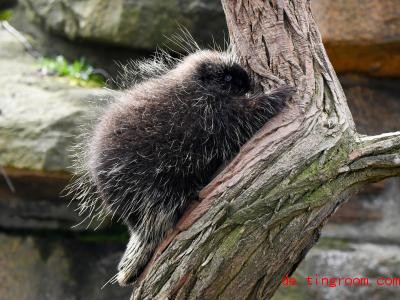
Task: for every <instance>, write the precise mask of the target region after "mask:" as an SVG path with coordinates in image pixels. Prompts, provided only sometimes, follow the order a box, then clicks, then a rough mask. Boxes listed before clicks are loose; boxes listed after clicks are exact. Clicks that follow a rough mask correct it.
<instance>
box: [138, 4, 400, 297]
mask: <svg viewBox="0 0 400 300" xmlns="http://www.w3.org/2000/svg"><path fill="white" fill-rule="evenodd" d="M222 4H223V7H224V11H225V14H226V19H227V24H228V28H229V33H230V40H231V44H232V45H233V46H234V48H235V51H236V52H237V54H238V56H239V57H240V60H241V62H242V64H243V66H245V67H246V68H247V69H248V71H249V72H250V73H251V74H252V76H253V78H254V79H255V80H256V82H258V83H259V84H260V85H262V86H263V88H264V89H265V90H269V89H271V88H273V87H276V86H279V85H281V84H283V83H289V84H291V85H293V86H295V87H296V88H297V93H296V95H295V96H294V97H293V99H292V100H291V102H290V103H289V104H288V106H287V107H286V109H285V110H284V111H283V112H282V113H281V114H279V115H278V116H277V117H275V118H274V119H273V120H272V121H270V122H269V123H268V124H266V125H265V126H264V127H263V128H262V129H261V130H260V131H259V132H258V133H257V134H256V135H255V136H254V137H253V138H252V139H251V140H250V141H249V142H248V143H247V144H246V145H245V146H244V147H243V148H242V150H241V152H240V153H239V154H238V155H237V157H236V158H235V159H234V160H233V161H232V162H231V163H230V164H229V165H228V166H227V167H226V168H225V169H224V170H223V171H222V172H221V173H220V174H219V175H218V176H217V177H216V178H215V179H214V180H213V181H212V182H211V183H210V184H209V185H208V186H207V187H205V188H204V189H203V191H202V192H201V194H200V199H201V202H200V204H198V205H197V207H194V208H193V209H192V210H190V211H188V212H187V214H186V215H185V216H184V217H183V218H182V220H181V221H180V223H179V224H178V226H177V228H176V229H175V231H174V232H172V233H171V235H169V236H168V237H167V238H166V240H165V242H164V243H163V244H162V245H160V247H159V249H158V251H157V253H156V254H155V256H154V258H153V261H152V262H151V263H150V264H149V266H148V268H147V270H146V271H145V272H144V274H142V278H141V284H140V286H139V287H137V288H136V289H135V290H134V293H133V295H132V298H133V299H172V298H177V299H217V298H218V299H249V298H251V299H269V298H271V296H272V295H273V294H274V292H275V291H276V289H277V288H278V287H279V284H280V282H281V279H282V278H283V277H284V276H285V274H288V273H291V272H292V271H293V270H294V269H295V267H296V266H297V264H298V263H299V262H300V261H301V260H302V258H303V257H304V255H305V254H306V253H307V251H308V250H309V249H310V247H312V246H313V244H314V243H315V242H316V241H317V239H318V237H319V233H320V230H321V227H322V226H323V225H324V224H325V223H326V221H327V219H328V218H329V216H331V215H332V214H333V213H334V211H335V210H336V208H337V207H338V206H339V205H340V204H341V203H343V202H344V201H345V200H346V199H347V198H348V197H349V195H351V194H353V193H354V192H356V191H357V190H358V189H359V188H360V187H361V186H362V185H364V184H365V183H367V182H372V181H378V180H381V179H384V178H386V177H390V176H396V175H400V132H395V133H390V134H384V135H380V136H373V137H365V136H360V135H358V134H357V133H356V131H355V127H354V123H353V119H352V116H351V113H350V111H349V108H348V106H347V103H346V98H345V95H344V93H343V91H342V88H341V86H340V84H339V81H338V79H337V77H336V74H335V72H334V70H333V68H332V66H331V64H330V62H329V60H328V58H327V55H326V52H325V50H324V47H323V45H322V41H321V37H320V34H319V32H318V29H317V26H316V24H315V21H314V19H313V17H312V14H311V10H310V3H309V1H307V0H269V1H266V0H222Z"/></svg>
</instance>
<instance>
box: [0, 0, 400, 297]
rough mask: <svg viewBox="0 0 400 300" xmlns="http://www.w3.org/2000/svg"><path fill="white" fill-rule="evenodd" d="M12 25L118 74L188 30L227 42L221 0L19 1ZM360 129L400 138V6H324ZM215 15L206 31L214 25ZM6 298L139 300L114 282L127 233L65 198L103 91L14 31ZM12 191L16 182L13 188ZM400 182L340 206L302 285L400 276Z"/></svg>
mask: <svg viewBox="0 0 400 300" xmlns="http://www.w3.org/2000/svg"><path fill="white" fill-rule="evenodd" d="M19 2H20V5H19V6H18V7H17V8H16V9H15V10H14V19H13V20H12V24H13V25H14V26H16V27H17V28H18V29H19V30H22V31H23V32H24V34H25V35H26V36H27V37H28V39H29V40H30V42H31V43H32V44H33V45H34V46H35V47H36V48H37V49H38V50H40V51H41V52H42V53H45V54H47V55H48V54H62V55H64V56H66V57H70V58H77V57H80V56H82V55H84V56H87V57H88V58H89V60H90V61H91V62H92V63H95V64H96V65H97V63H98V64H99V65H100V66H101V67H103V68H105V69H106V70H111V73H112V70H115V69H114V62H113V60H114V59H117V60H122V61H123V60H125V59H126V58H127V57H137V56H142V55H146V54H148V53H150V52H151V51H153V50H154V48H155V47H156V46H157V45H162V44H163V43H164V42H165V41H166V39H165V37H164V34H165V35H170V34H172V33H174V32H176V30H177V28H178V26H177V23H180V24H181V25H184V26H186V27H188V29H189V30H190V31H191V32H192V33H193V35H194V36H195V37H196V38H198V39H200V40H202V41H204V42H205V43H207V42H211V41H212V39H211V38H210V36H209V33H212V34H213V35H214V36H215V38H216V40H217V41H219V42H221V40H222V38H223V34H221V32H222V31H221V30H222V29H224V28H225V25H224V18H223V13H222V10H221V7H220V4H219V1H217V0H190V1H180V0H171V1H170V0H168V1H160V0H159V1H156V0H152V1H144V0H143V1H142V0H118V1H105V0H89V1H78V0H74V1H61V0H54V1H49V0H39V1H36V0H35V1H33V0H19ZM312 5H313V7H312V8H313V13H314V14H315V17H316V19H317V22H318V23H319V25H320V27H321V33H322V36H323V39H324V43H325V45H326V48H327V51H328V54H329V56H330V58H331V60H332V62H333V64H334V67H335V69H336V70H337V71H338V72H339V75H340V81H341V83H342V85H343V88H344V91H345V93H346V95H347V97H348V101H349V105H350V108H351V110H352V112H353V114H354V118H355V121H356V124H357V127H358V130H359V131H360V132H362V133H365V134H378V133H383V132H386V131H394V130H399V129H400V122H399V119H400V100H399V96H400V78H399V72H400V68H399V67H400V26H399V22H400V16H399V15H398V13H397V12H398V11H400V2H399V1H398V0H383V1H382V0H381V1H378V0H372V1H362V0H349V1H329V0H314V1H312ZM205 20H206V21H207V22H205ZM0 44H1V47H0V84H1V86H2V89H1V90H0V166H1V168H0V171H1V174H2V175H0V300H10V299H18V300H19V299H22V300H24V299H30V300H36V299H38V300H39V299H40V300H42V299H44V300H47V299H49V300H50V299H52V300H53V299H76V300H80V299H85V300H86V299H88V300H90V299H128V298H129V294H130V289H129V288H128V289H124V288H119V287H117V286H112V285H106V287H105V288H104V289H101V287H102V286H103V284H105V283H106V282H107V280H108V279H110V277H111V276H113V275H114V273H115V269H116V265H117V261H118V259H119V257H120V255H121V253H122V251H123V249H124V245H125V243H126V240H127V233H126V230H125V229H124V228H121V227H118V226H116V225H115V224H111V225H110V227H106V228H103V229H100V230H98V231H93V230H92V229H90V228H89V229H88V228H86V227H85V226H84V225H78V226H75V227H72V226H73V225H76V224H79V222H80V220H81V217H80V216H78V215H77V213H76V211H75V210H74V208H75V207H74V204H72V205H70V206H67V203H68V199H67V198H64V197H61V196H60V195H61V194H62V190H63V188H64V187H65V185H66V184H67V182H68V181H69V180H70V176H71V174H70V164H71V162H70V159H69V158H68V150H67V149H68V148H69V147H70V146H71V145H72V144H73V143H74V141H75V138H76V135H77V132H78V124H79V123H80V122H81V120H82V116H83V115H84V114H86V113H87V112H88V111H91V110H92V109H93V104H95V105H97V104H98V101H100V100H99V99H101V98H102V97H103V96H104V91H102V90H97V89H87V88H81V87H76V86H71V85H69V83H68V82H67V81H66V80H65V79H62V78H57V77H49V76H44V75H42V74H41V73H40V72H39V71H38V70H39V65H38V62H37V60H36V59H34V58H32V57H31V56H30V55H29V54H28V53H27V52H26V51H25V49H24V47H23V46H22V45H21V43H20V42H19V40H18V39H17V38H16V37H15V35H13V34H11V33H10V32H9V31H7V30H5V29H4V28H3V27H0ZM10 183H11V184H10ZM399 215H400V181H399V179H390V180H387V181H384V182H382V183H379V184H375V185H371V186H369V187H368V188H367V189H366V190H365V192H363V193H361V194H359V195H358V196H356V197H354V199H352V200H351V201H349V202H348V203H347V204H345V205H344V206H343V207H342V208H340V209H339V210H338V211H337V213H336V214H335V216H334V217H333V218H332V219H331V221H330V222H329V224H328V225H327V226H326V228H325V229H324V231H323V237H322V239H321V240H320V242H319V243H318V244H317V246H316V247H315V248H313V249H312V250H311V251H310V253H309V254H308V255H307V257H306V259H305V261H304V262H303V263H302V264H301V265H300V267H299V269H298V270H297V271H296V272H295V274H294V276H295V277H296V278H298V279H299V281H301V280H303V281H304V277H306V276H307V275H311V276H313V274H314V275H315V274H320V275H321V276H322V275H324V276H330V277H344V276H345V277H354V276H366V277H370V278H371V279H373V278H377V277H379V276H383V277H395V276H397V277H398V276H399V272H398V271H399V267H400V257H399V253H400V248H399V246H398V245H400V230H399V229H400V223H399V222H398V219H399ZM384 297H387V298H388V299H397V298H400V292H399V289H398V288H397V289H396V287H393V288H389V287H386V288H383V287H377V286H371V287H368V288H359V287H358V288H350V287H343V286H342V287H337V288H327V287H321V286H312V287H309V286H305V285H298V286H296V287H293V288H291V287H282V288H281V289H280V291H279V293H278V294H277V295H276V296H275V297H274V299H276V300H284V299H310V298H316V299H354V298H356V299H383V298H384Z"/></svg>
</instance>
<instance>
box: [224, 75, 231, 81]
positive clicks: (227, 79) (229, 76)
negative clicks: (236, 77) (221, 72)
mask: <svg viewBox="0 0 400 300" xmlns="http://www.w3.org/2000/svg"><path fill="white" fill-rule="evenodd" d="M224 79H225V81H226V82H230V81H231V80H232V75H231V74H226V75H225V78H224Z"/></svg>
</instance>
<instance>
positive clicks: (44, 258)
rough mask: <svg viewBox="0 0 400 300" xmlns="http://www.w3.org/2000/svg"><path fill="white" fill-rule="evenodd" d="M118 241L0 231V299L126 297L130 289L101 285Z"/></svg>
mask: <svg viewBox="0 0 400 300" xmlns="http://www.w3.org/2000/svg"><path fill="white" fill-rule="evenodd" d="M122 250H123V245H122V244H121V243H115V242H114V243H111V242H104V241H103V242H101V243H99V242H89V241H85V240H82V239H79V237H64V236H62V235H58V233H53V234H51V235H50V234H46V235H44V236H40V235H39V236H35V235H34V236H20V235H8V234H0V266H1V268H0V282H1V283H0V300H11V299H16V300H17V299H18V300H28V299H29V300H55V299H63V300H81V299H82V300H83V299H85V300H92V299H93V300H95V299H96V300H102V299H104V300H105V299H116V300H118V299H121V300H122V299H124V300H126V299H129V295H130V293H131V289H130V288H126V289H123V288H121V287H119V286H117V285H115V284H114V285H111V284H108V285H106V286H105V287H104V288H103V289H102V286H103V285H104V284H105V283H106V282H107V281H108V280H109V279H110V278H111V277H112V276H113V275H114V274H115V270H116V265H117V263H118V259H119V257H120V256H121V254H122V253H121V252H122Z"/></svg>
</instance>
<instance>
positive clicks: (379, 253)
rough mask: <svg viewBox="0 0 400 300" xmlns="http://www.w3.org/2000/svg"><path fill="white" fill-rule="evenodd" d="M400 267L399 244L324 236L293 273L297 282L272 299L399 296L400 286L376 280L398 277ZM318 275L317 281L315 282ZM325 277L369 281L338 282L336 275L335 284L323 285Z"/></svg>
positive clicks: (282, 287) (326, 299) (278, 292)
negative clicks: (331, 238) (332, 238)
mask: <svg viewBox="0 0 400 300" xmlns="http://www.w3.org/2000/svg"><path fill="white" fill-rule="evenodd" d="M399 267H400V247H399V246H398V245H376V244H366V243H362V244H354V243H346V242H344V241H340V240H326V239H322V240H321V241H320V242H319V243H318V244H317V245H316V247H314V248H313V249H311V250H310V252H309V253H308V255H307V256H306V258H305V260H304V261H303V262H302V263H301V264H300V266H299V268H298V269H297V270H296V272H295V273H294V274H293V276H292V277H294V278H296V280H297V285H296V286H281V287H280V289H279V290H278V291H277V293H276V294H275V295H274V297H273V298H272V299H273V300H292V299H293V300H294V299H296V300H303V299H304V300H306V299H320V300H335V299H341V300H352V299H372V300H380V299H399V298H400V290H399V289H398V286H396V285H394V286H386V285H384V286H380V285H378V284H377V282H376V280H377V279H378V278H399V277H400V274H399ZM317 275H318V276H317ZM307 276H310V277H311V278H312V280H311V283H312V285H308V283H307V280H306V277H307ZM317 277H318V279H319V281H318V285H316V283H315V279H316V278H317ZM322 277H327V278H368V285H363V286H361V285H360V286H355V285H350V286H347V285H345V284H343V281H342V283H340V284H339V282H338V279H334V280H335V282H332V286H327V285H321V280H322ZM379 282H380V283H383V282H384V281H382V280H381V281H379Z"/></svg>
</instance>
